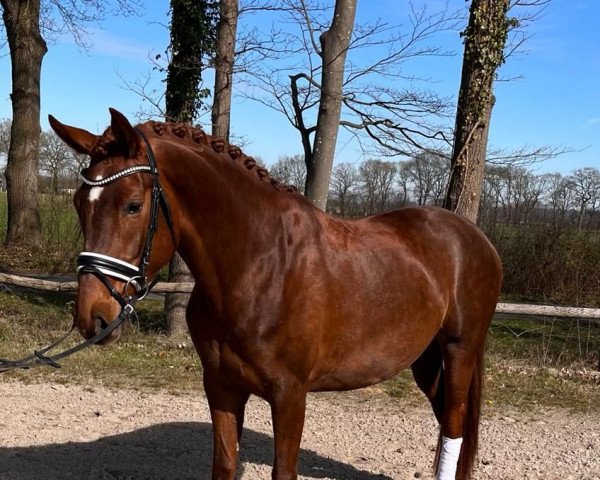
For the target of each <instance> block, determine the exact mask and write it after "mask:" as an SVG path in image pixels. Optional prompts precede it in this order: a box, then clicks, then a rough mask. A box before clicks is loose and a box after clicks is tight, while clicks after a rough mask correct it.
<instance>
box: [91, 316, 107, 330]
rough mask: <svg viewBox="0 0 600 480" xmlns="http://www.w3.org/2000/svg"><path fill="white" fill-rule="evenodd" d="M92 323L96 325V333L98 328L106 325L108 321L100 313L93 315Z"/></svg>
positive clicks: (100, 328)
mask: <svg viewBox="0 0 600 480" xmlns="http://www.w3.org/2000/svg"><path fill="white" fill-rule="evenodd" d="M94 324H95V327H96V333H98V332H100V330H102V329H104V328H106V327H108V322H107V321H106V319H105V318H104V317H103V316H102V315H94Z"/></svg>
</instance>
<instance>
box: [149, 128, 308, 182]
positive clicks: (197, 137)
mask: <svg viewBox="0 0 600 480" xmlns="http://www.w3.org/2000/svg"><path fill="white" fill-rule="evenodd" d="M139 126H140V127H146V128H148V129H150V130H151V131H152V132H154V134H155V135H157V136H159V137H161V136H163V135H165V134H166V135H173V136H175V137H177V138H180V139H182V140H187V141H188V143H190V144H192V145H194V144H195V145H204V146H207V147H209V148H212V150H213V151H214V152H216V153H218V154H224V155H227V156H228V157H229V158H230V159H231V160H233V161H234V162H235V163H237V164H238V165H240V166H242V167H244V168H245V169H246V170H247V171H248V172H250V173H251V174H253V175H255V176H256V178H258V179H259V180H260V181H262V182H264V183H268V184H269V185H271V186H272V187H273V188H274V189H275V190H278V191H284V192H290V193H298V189H297V188H296V187H294V186H293V185H285V184H283V183H281V182H280V181H279V180H277V179H275V178H273V177H272V176H271V175H270V174H269V172H268V171H267V170H266V169H265V168H262V167H261V166H260V165H258V164H257V163H256V160H254V158H252V157H250V156H248V155H246V154H245V153H243V152H242V150H241V149H240V148H239V147H236V146H235V145H231V144H229V143H227V142H226V141H225V139H223V138H220V137H213V136H212V135H207V134H206V133H205V132H204V131H203V130H202V129H201V128H199V127H193V126H191V125H187V124H184V123H173V122H155V121H150V122H146V123H144V124H141V125H139Z"/></svg>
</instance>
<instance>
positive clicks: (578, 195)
mask: <svg viewBox="0 0 600 480" xmlns="http://www.w3.org/2000/svg"><path fill="white" fill-rule="evenodd" d="M569 184H570V186H571V188H572V189H573V193H574V198H573V201H574V206H575V207H576V208H578V215H577V228H579V229H580V230H581V228H582V226H583V219H584V216H585V213H586V211H588V210H590V211H591V213H593V212H594V211H595V210H596V208H597V206H596V202H597V201H598V198H599V197H600V171H599V170H598V169H597V168H594V167H584V168H578V169H577V170H575V171H574V172H573V173H572V174H571V175H570V176H569Z"/></svg>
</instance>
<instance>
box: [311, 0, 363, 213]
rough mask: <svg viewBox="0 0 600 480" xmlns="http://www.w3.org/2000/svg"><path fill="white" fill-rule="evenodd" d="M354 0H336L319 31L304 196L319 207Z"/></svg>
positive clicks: (327, 174)
mask: <svg viewBox="0 0 600 480" xmlns="http://www.w3.org/2000/svg"><path fill="white" fill-rule="evenodd" d="M355 16H356V0H337V1H336V3H335V11H334V16H333V22H332V23H331V27H330V28H329V30H328V31H326V32H325V33H324V34H323V35H321V39H320V41H321V58H322V62H323V71H322V79H321V99H320V103H319V113H318V116H317V129H316V132H315V139H314V147H313V154H312V158H310V159H307V165H306V170H307V176H306V192H305V193H306V196H307V197H308V198H309V199H310V200H311V201H312V202H313V203H314V204H315V205H316V206H317V207H319V208H320V209H321V210H325V207H326V206H327V193H328V191H329V179H330V177H331V170H332V166H333V156H334V154H335V145H336V142H337V135H338V129H339V123H340V114H341V111H342V86H343V82H344V66H345V63H346V53H347V51H348V46H349V44H350V38H351V37H352V30H353V28H354V18H355Z"/></svg>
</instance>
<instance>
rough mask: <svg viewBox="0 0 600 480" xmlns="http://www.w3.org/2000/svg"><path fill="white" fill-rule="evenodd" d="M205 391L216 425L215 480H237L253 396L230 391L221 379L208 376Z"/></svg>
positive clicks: (213, 478) (214, 445)
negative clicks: (247, 409) (236, 474)
mask: <svg viewBox="0 0 600 480" xmlns="http://www.w3.org/2000/svg"><path fill="white" fill-rule="evenodd" d="M204 390H205V391H206V398H207V400H208V406H209V407H210V416H211V418H212V424H213V466H212V480H233V479H234V477H235V472H236V469H237V459H238V451H239V441H240V439H241V437H242V429H243V425H244V410H245V407H246V402H247V401H248V397H249V394H248V393H246V392H242V391H238V390H235V389H233V388H230V387H226V386H224V385H223V383H222V382H221V380H220V378H218V377H212V376H211V375H207V374H206V373H205V375H204Z"/></svg>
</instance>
